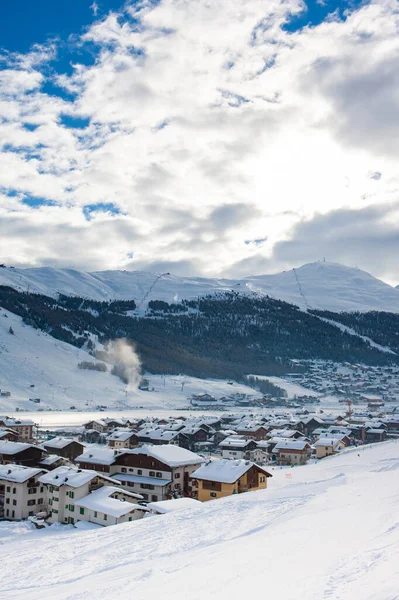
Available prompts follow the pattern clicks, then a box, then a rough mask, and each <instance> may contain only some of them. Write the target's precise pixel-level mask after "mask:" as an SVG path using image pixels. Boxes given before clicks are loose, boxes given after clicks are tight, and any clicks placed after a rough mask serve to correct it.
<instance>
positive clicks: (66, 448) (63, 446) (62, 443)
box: [42, 437, 85, 462]
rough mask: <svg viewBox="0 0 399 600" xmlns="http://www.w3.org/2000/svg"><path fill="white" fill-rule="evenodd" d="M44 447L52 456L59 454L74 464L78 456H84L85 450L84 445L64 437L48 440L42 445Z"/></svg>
mask: <svg viewBox="0 0 399 600" xmlns="http://www.w3.org/2000/svg"><path fill="white" fill-rule="evenodd" d="M42 446H43V448H44V449H45V450H46V452H49V453H50V454H57V455H58V456H61V457H62V458H66V459H68V460H70V461H72V462H73V461H74V460H75V458H76V457H77V456H79V455H80V454H82V452H83V451H84V449H85V447H84V445H83V444H81V443H80V442H77V441H76V440H71V439H69V438H63V437H55V438H52V439H51V440H47V441H46V442H44V443H43V444H42Z"/></svg>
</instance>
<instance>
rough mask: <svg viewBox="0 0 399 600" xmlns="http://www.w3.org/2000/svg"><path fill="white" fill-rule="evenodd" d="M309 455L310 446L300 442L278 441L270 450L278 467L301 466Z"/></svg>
mask: <svg viewBox="0 0 399 600" xmlns="http://www.w3.org/2000/svg"><path fill="white" fill-rule="evenodd" d="M310 454H311V448H310V444H309V443H308V442H307V441H302V440H286V439H284V440H280V441H279V442H277V444H276V445H275V446H274V448H273V450H272V455H273V457H275V459H276V460H277V462H278V464H279V465H303V464H305V463H306V462H307V460H308V458H309V456H310Z"/></svg>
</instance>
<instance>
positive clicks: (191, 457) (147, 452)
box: [113, 444, 204, 502]
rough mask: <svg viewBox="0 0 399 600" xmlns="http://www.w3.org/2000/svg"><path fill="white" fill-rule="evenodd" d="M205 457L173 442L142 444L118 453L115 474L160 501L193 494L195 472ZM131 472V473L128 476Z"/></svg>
mask: <svg viewBox="0 0 399 600" xmlns="http://www.w3.org/2000/svg"><path fill="white" fill-rule="evenodd" d="M203 462H204V459H203V458H201V457H200V456H198V455H197V454H194V453H193V452H190V451H189V450H186V449H185V448H180V447H178V446H174V445H171V444H167V445H161V446H141V447H140V448H136V449H135V450H128V451H126V452H122V453H120V454H118V456H116V458H115V464H114V465H113V470H114V473H116V474H114V477H115V478H117V479H118V480H119V481H120V482H121V483H122V484H123V485H124V486H125V487H129V489H130V490H132V489H134V491H136V490H138V491H139V493H140V494H142V496H143V497H144V499H145V500H150V501H151V502H157V501H158V500H166V499H167V498H168V497H179V496H191V495H192V493H193V491H196V490H193V489H192V482H191V473H192V472H193V471H195V470H196V469H197V468H198V467H199V466H200V465H201V464H202V463H203ZM127 476H129V477H127Z"/></svg>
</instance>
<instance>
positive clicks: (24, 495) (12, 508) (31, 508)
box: [0, 464, 47, 521]
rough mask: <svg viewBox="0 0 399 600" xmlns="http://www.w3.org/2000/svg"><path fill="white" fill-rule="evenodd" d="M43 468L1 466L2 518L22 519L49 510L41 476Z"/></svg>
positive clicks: (0, 507) (0, 500)
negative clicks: (40, 479)
mask: <svg viewBox="0 0 399 600" xmlns="http://www.w3.org/2000/svg"><path fill="white" fill-rule="evenodd" d="M43 474H44V470H43V469H37V468H33V467H24V466H21V465H14V464H8V465H1V466H0V518H4V519H6V520H7V521H20V520H21V519H27V518H28V517H30V516H33V515H36V514H37V513H39V512H43V511H46V510H47V506H46V504H47V493H46V488H45V486H44V485H43V484H42V483H40V481H39V478H40V477H41V476H42V475H43Z"/></svg>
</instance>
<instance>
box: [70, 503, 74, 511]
mask: <svg viewBox="0 0 399 600" xmlns="http://www.w3.org/2000/svg"><path fill="white" fill-rule="evenodd" d="M69 510H70V511H71V512H75V505H74V504H70V505H69Z"/></svg>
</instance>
